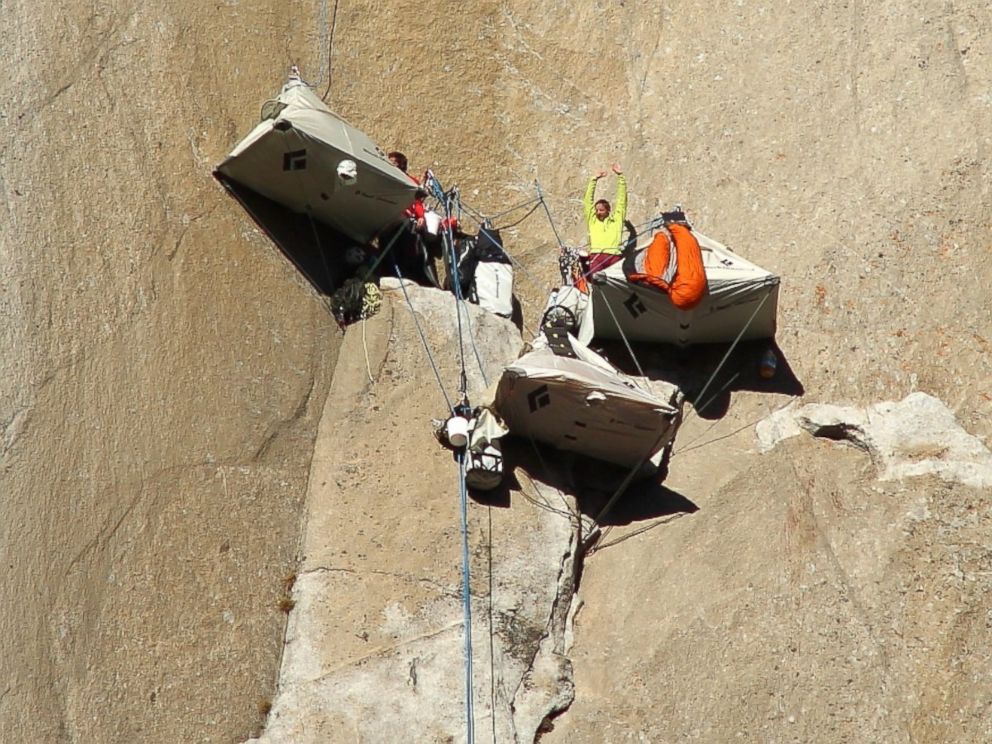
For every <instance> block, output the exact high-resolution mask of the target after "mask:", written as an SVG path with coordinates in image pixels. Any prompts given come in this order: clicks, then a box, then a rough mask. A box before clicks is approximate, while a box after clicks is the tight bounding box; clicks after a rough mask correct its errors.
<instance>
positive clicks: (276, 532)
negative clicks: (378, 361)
mask: <svg viewBox="0 0 992 744" xmlns="http://www.w3.org/2000/svg"><path fill="white" fill-rule="evenodd" d="M264 10H265V9H264V8H263V7H257V6H256V7H255V8H253V9H249V8H239V7H238V5H237V4H228V5H225V6H220V7H215V6H209V7H208V6H200V5H193V4H186V5H184V4H179V5H174V4H168V3H125V2H115V3H98V4H95V5H94V4H90V3H76V4H73V3H69V4H63V3H54V2H41V3H30V4H28V3H21V2H15V3H4V4H3V7H2V8H0V36H2V38H3V39H4V52H5V54H6V56H7V59H8V65H7V74H6V75H5V76H4V80H3V82H2V83H0V91H2V92H0V101H2V103H0V117H2V121H3V126H2V127H0V132H2V133H0V194H2V198H0V286H2V292H0V305H2V317H3V320H2V321H0V339H2V340H0V344H2V348H3V353H2V356H0V429H2V439H0V442H2V444H0V513H2V518H0V557H2V565H3V571H4V581H3V582H2V583H0V607H2V609H0V678H2V679H3V680H4V682H3V684H2V688H0V740H3V741H22V742H56V741H94V742H95V741H101V742H112V741H119V742H123V741H192V740H194V739H195V740H210V741H231V740H233V739H235V738H242V739H243V738H245V737H247V736H248V735H250V734H251V733H252V732H253V731H254V730H256V727H257V726H258V725H259V723H260V722H261V720H262V719H263V716H262V714H261V713H260V712H259V710H258V706H259V704H260V701H263V700H265V699H267V698H269V697H271V694H272V685H273V683H274V679H275V674H276V670H277V667H278V662H279V655H280V642H281V637H282V633H283V629H284V625H285V615H284V613H283V612H281V611H280V609H279V607H278V601H279V597H280V596H281V594H282V592H283V587H282V579H283V577H284V575H285V574H287V573H289V572H290V571H291V569H292V567H293V565H294V556H295V553H296V549H297V544H298V540H299V513H300V505H301V502H302V499H303V496H304V493H305V488H306V483H307V476H308V467H309V462H310V457H311V452H312V442H313V438H314V434H315V430H316V423H317V417H318V416H319V414H320V411H321V409H322V405H323V399H324V395H325V392H326V390H327V387H328V384H329V382H330V379H329V371H330V369H331V365H332V364H333V361H334V358H335V353H336V352H335V349H336V347H337V344H338V343H339V341H338V333H337V330H336V326H335V324H334V323H333V321H332V320H330V319H329V318H328V316H327V315H326V313H325V312H324V311H323V309H322V307H321V306H320V305H319V304H318V303H317V302H315V301H314V298H313V296H312V293H311V292H310V291H309V289H308V287H307V286H306V285H305V284H304V283H303V282H302V281H301V280H300V279H299V278H298V277H297V276H296V275H295V274H294V272H293V271H292V270H291V269H290V268H289V266H288V264H286V262H285V261H284V260H282V259H281V258H280V257H279V256H278V254H276V253H275V252H274V251H273V250H272V248H271V246H270V245H269V244H268V242H267V241H266V240H265V239H263V238H262V236H261V235H260V234H259V233H258V232H257V231H256V230H255V229H254V228H253V227H252V225H251V224H250V223H249V222H248V221H247V220H246V219H245V218H244V216H243V215H242V214H241V213H240V212H239V211H238V210H237V209H236V208H235V207H234V205H233V204H232V203H231V202H230V200H229V199H228V198H227V197H226V196H225V195H224V194H223V192H222V190H221V189H220V188H219V187H218V185H217V184H215V183H214V181H213V179H212V178H211V169H212V167H213V165H214V164H215V163H216V162H217V161H218V159H219V158H220V157H221V156H222V154H223V153H224V152H225V150H226V149H227V148H228V147H229V146H230V144H231V143H232V142H233V140H234V137H235V136H236V134H237V133H238V132H239V131H242V130H243V129H244V127H245V125H246V124H247V123H248V122H250V121H251V119H252V118H253V117H254V116H255V115H256V112H257V108H258V105H259V101H260V100H262V99H264V97H265V95H266V92H267V90H268V88H269V83H270V80H269V75H270V74H273V71H272V67H279V68H281V67H283V66H284V64H285V61H286V59H287V58H286V48H285V44H286V42H287V40H288V39H291V38H293V37H294V36H295V35H296V34H295V32H294V30H293V29H294V18H296V19H297V20H299V19H302V18H306V19H307V25H310V18H311V15H310V14H311V13H312V12H313V9H312V8H310V7H309V6H304V5H300V4H293V3H291V4H289V5H287V4H285V3H280V4H279V12H278V13H277V12H275V6H274V5H273V10H272V12H271V13H268V14H266V13H265V12H264ZM249 11H250V12H249ZM242 13H244V14H246V16H251V17H252V18H253V19H254V20H252V21H251V22H247V18H245V20H240V19H241V18H242V17H243V16H242V15H241V14H242ZM259 13H261V15H259ZM259 20H261V22H258V21H259ZM246 48H250V49H251V50H252V51H251V53H248V54H246V53H245V49H246ZM273 60H277V62H275V63H274V62H273ZM263 68H264V69H265V71H266V72H265V74H264V75H263V74H260V73H261V70H262V69H263ZM275 74H278V73H275Z"/></svg>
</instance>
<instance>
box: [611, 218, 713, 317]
mask: <svg viewBox="0 0 992 744" xmlns="http://www.w3.org/2000/svg"><path fill="white" fill-rule="evenodd" d="M667 228H668V231H669V232H670V233H671V235H672V239H673V240H674V241H675V262H676V269H675V276H674V277H672V281H671V282H666V281H665V280H664V278H663V277H664V275H665V270H666V269H667V268H668V264H669V261H670V258H671V241H670V240H669V239H668V235H667V234H666V232H665V231H664V230H659V231H658V233H657V234H656V235H655V236H654V240H652V241H651V245H649V246H648V247H647V249H646V250H645V251H644V256H643V259H642V262H639V263H641V271H640V272H637V273H631V274H629V275H628V277H627V278H628V279H629V280H630V281H633V282H642V283H644V284H649V285H650V286H652V287H655V288H656V289H660V290H661V291H662V292H665V293H667V294H668V296H669V297H670V298H671V300H672V304H673V305H675V307H677V308H679V309H680V310H690V309H692V308H694V307H695V306H696V305H698V304H699V301H700V300H701V299H703V295H705V294H706V269H705V268H704V267H703V253H702V251H701V250H700V248H699V241H698V240H696V236H695V235H693V234H692V231H691V230H690V229H689V228H688V227H686V226H685V225H680V224H677V223H672V224H669V225H667Z"/></svg>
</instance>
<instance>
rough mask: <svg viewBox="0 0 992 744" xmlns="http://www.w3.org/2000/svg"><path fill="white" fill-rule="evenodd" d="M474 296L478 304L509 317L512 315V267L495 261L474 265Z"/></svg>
mask: <svg viewBox="0 0 992 744" xmlns="http://www.w3.org/2000/svg"><path fill="white" fill-rule="evenodd" d="M475 296H476V297H477V298H478V300H479V306H480V307H482V308H485V309H486V310H488V311H489V312H491V313H496V315H502V316H503V317H504V318H509V317H510V316H511V315H513V267H512V266H510V265H509V264H504V263H497V262H495V261H492V262H490V261H485V262H480V263H479V265H478V266H476V267H475Z"/></svg>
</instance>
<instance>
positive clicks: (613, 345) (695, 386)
mask: <svg viewBox="0 0 992 744" xmlns="http://www.w3.org/2000/svg"><path fill="white" fill-rule="evenodd" d="M601 348H602V351H603V354H604V356H606V357H607V358H608V359H609V360H610V361H611V362H612V363H613V364H614V365H616V366H617V367H618V368H619V369H620V370H622V371H623V372H625V373H626V374H629V375H638V374H640V373H639V371H638V369H637V364H635V363H634V361H633V360H632V359H631V355H630V352H629V351H628V350H627V348H626V346H624V344H623V342H620V341H610V342H604V343H603V344H602V347H601ZM633 349H634V354H635V355H636V356H637V362H638V364H640V366H641V369H642V370H643V371H644V374H645V375H646V376H647V377H648V378H650V379H652V380H664V381H665V382H670V383H673V384H675V385H678V386H679V387H680V388H681V389H682V391H683V392H684V393H685V396H686V400H687V401H689V403H691V404H692V406H693V407H694V408H695V410H696V413H697V414H698V415H699V416H700V417H701V418H704V419H710V420H715V419H720V418H723V417H724V416H725V415H726V414H727V411H728V410H729V409H730V400H731V396H732V394H733V393H734V391H737V390H751V391H754V392H759V393H781V394H783V395H793V396H798V395H802V394H803V392H804V388H803V384H802V382H800V381H799V379H798V378H797V377H796V375H795V373H794V372H793V371H792V367H791V366H790V365H789V361H788V360H787V359H786V358H785V354H783V353H782V350H781V349H780V348H779V346H778V344H776V343H775V342H774V341H768V340H757V341H742V342H741V343H739V344H737V346H736V347H735V348H734V349H733V351H730V353H729V354H728V350H729V349H730V344H702V345H699V346H691V347H689V348H679V347H677V346H672V345H670V344H653V345H645V344H640V345H635V346H634V347H633ZM769 353H770V355H771V356H772V357H773V359H774V363H773V366H772V369H771V370H767V369H766V371H771V372H772V374H771V376H770V377H765V376H763V375H762V371H763V362H766V355H769ZM725 356H726V360H724V357H725Z"/></svg>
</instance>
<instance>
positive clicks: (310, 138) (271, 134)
mask: <svg viewBox="0 0 992 744" xmlns="http://www.w3.org/2000/svg"><path fill="white" fill-rule="evenodd" d="M214 176H215V177H216V178H217V180H218V181H220V182H221V183H222V184H223V185H224V187H225V188H226V189H227V190H228V192H229V193H230V194H231V195H232V196H233V197H234V198H235V199H237V200H238V202H239V203H240V204H241V205H242V206H243V207H244V208H245V210H246V211H247V212H248V213H249V214H250V215H251V217H252V219H254V220H255V222H256V223H257V224H258V225H259V227H260V228H261V229H262V230H264V231H265V232H266V233H267V234H268V235H269V236H270V237H271V238H272V240H273V241H274V242H275V243H276V245H277V246H278V247H279V249H280V250H281V251H282V252H283V253H284V254H285V255H286V257H287V258H289V259H290V260H291V261H292V262H293V263H294V264H295V265H296V267H297V268H298V269H299V270H300V272H301V273H302V274H303V275H304V276H306V278H307V279H308V280H309V281H310V282H311V283H312V284H313V285H314V286H315V287H316V288H317V289H318V290H319V291H320V292H322V293H323V294H331V293H332V292H333V291H334V290H335V289H337V288H338V287H339V286H340V284H341V281H342V279H343V278H344V277H345V276H347V275H348V274H349V273H351V271H349V270H348V267H347V266H346V264H345V253H346V252H347V250H348V249H349V248H351V247H354V246H356V245H357V246H366V245H368V244H369V243H370V241H372V240H373V239H374V238H375V237H376V236H377V235H378V234H379V233H380V232H381V231H382V230H383V229H384V228H386V227H388V226H390V225H392V224H396V223H397V222H399V221H401V220H402V219H403V213H404V211H405V210H406V209H407V208H408V207H409V206H410V205H411V204H412V203H413V201H414V199H415V196H416V192H417V184H415V183H414V182H413V181H412V180H411V179H410V177H409V176H407V175H406V174H405V173H403V171H401V170H400V169H399V168H397V167H396V166H394V165H393V164H392V163H390V162H389V160H388V158H387V157H386V154H385V153H384V152H383V151H382V150H381V149H380V148H379V147H378V146H377V145H376V144H375V143H374V142H373V141H372V140H371V139H370V138H369V137H368V136H367V135H365V134H364V133H363V132H361V131H360V130H358V129H356V128H355V127H353V126H351V125H350V124H348V123H347V122H346V121H344V120H343V119H341V118H340V117H339V116H337V115H336V114H335V113H334V112H332V111H331V110H330V109H329V108H328V107H327V106H326V105H325V104H324V102H323V101H321V100H320V98H319V97H318V96H317V94H316V93H314V92H313V91H312V90H310V88H309V86H307V84H306V83H305V82H303V80H301V79H300V77H299V74H298V73H297V72H296V71H295V70H294V72H293V74H291V75H290V76H289V80H288V81H287V82H286V84H285V85H284V86H283V88H282V90H281V91H280V93H279V95H278V97H277V98H276V99H275V100H274V101H270V102H269V103H268V104H267V105H266V106H265V107H263V118H262V121H261V122H259V123H258V124H257V125H256V126H255V128H254V129H252V131H251V132H249V133H248V135H247V136H246V137H245V138H244V139H242V140H241V141H240V142H239V143H238V144H237V145H236V146H235V147H234V149H233V150H231V153H230V154H229V155H228V156H227V157H226V158H225V159H224V161H223V162H222V163H221V164H220V165H218V166H217V168H216V169H215V171H214Z"/></svg>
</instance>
